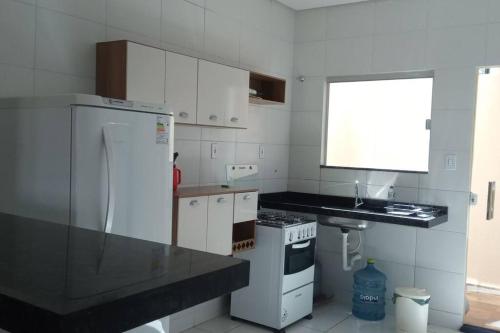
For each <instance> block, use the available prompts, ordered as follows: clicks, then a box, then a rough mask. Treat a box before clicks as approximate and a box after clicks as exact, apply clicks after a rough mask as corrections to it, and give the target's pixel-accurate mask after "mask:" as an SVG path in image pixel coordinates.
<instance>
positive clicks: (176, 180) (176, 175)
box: [174, 152, 182, 191]
mask: <svg viewBox="0 0 500 333" xmlns="http://www.w3.org/2000/svg"><path fill="white" fill-rule="evenodd" d="M177 157H179V153H178V152H175V153H174V191H177V188H178V187H179V184H180V183H181V179H182V178H181V176H182V172H181V169H179V168H177V165H176V164H175V160H177Z"/></svg>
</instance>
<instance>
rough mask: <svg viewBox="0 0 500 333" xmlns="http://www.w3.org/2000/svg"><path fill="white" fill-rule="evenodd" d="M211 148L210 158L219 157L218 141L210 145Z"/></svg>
mask: <svg viewBox="0 0 500 333" xmlns="http://www.w3.org/2000/svg"><path fill="white" fill-rule="evenodd" d="M210 148H211V152H210V158H211V159H213V160H215V159H216V158H217V144H216V143H212V144H211V145H210Z"/></svg>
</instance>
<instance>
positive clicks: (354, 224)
mask: <svg viewBox="0 0 500 333" xmlns="http://www.w3.org/2000/svg"><path fill="white" fill-rule="evenodd" d="M318 223H319V224H321V225H324V226H327V227H337V228H341V229H349V230H359V231H362V230H366V229H368V228H370V227H371V226H372V225H373V223H372V222H370V221H365V220H355V219H348V218H344V217H336V216H326V215H318Z"/></svg>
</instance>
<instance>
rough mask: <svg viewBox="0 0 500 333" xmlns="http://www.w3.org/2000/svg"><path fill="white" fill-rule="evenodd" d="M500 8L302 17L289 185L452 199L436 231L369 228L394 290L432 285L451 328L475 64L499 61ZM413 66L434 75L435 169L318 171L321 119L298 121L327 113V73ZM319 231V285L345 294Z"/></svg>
mask: <svg viewBox="0 0 500 333" xmlns="http://www.w3.org/2000/svg"><path fill="white" fill-rule="evenodd" d="M325 12H326V17H325ZM499 12H500V4H499V1H496V0H479V1H474V0H457V1H455V0H425V1H421V0H381V1H376V2H371V3H362V4H354V5H346V6H338V7H332V8H330V9H328V10H327V11H322V10H306V11H300V12H298V13H297V14H296V26H295V38H296V39H295V41H296V45H295V55H294V56H295V61H294V64H295V74H296V75H304V76H305V81H304V83H299V82H298V81H297V82H295V84H294V91H293V105H292V113H294V112H297V113H298V115H297V116H292V129H293V130H292V131H291V138H290V142H291V148H290V151H291V154H290V179H289V182H288V188H289V190H295V191H306V192H311V193H318V191H319V192H321V193H329V194H338V195H352V193H353V187H354V181H355V180H356V179H358V180H359V181H360V183H361V185H366V186H362V189H363V190H362V194H364V195H366V196H368V197H380V198H384V197H386V196H387V190H388V188H389V186H391V185H393V186H395V188H396V195H397V198H398V199H400V200H403V201H415V202H421V203H427V204H440V205H446V206H448V208H449V221H448V222H447V223H445V224H442V225H440V226H437V227H435V228H433V229H432V230H418V231H417V230H416V229H415V228H411V227H398V226H393V225H384V224H378V225H376V226H375V227H374V228H373V229H369V230H367V231H366V232H365V236H366V237H365V238H366V242H365V256H367V257H370V256H371V257H375V258H376V259H377V260H378V262H379V263H380V268H382V269H383V270H384V271H385V272H386V273H387V275H388V278H389V284H388V285H389V286H390V288H392V287H393V286H394V284H398V285H408V286H417V287H425V288H428V289H429V290H430V292H431V294H432V295H433V300H432V302H431V313H430V319H431V322H433V323H436V324H441V325H444V326H447V327H451V328H458V327H459V326H460V325H461V322H462V315H463V298H464V297H463V296H464V284H465V282H464V281H465V277H464V272H465V253H466V232H467V220H468V207H469V206H468V202H469V193H468V192H469V190H470V180H469V178H470V170H471V169H470V163H471V148H472V147H471V146H472V130H473V117H474V112H473V111H474V107H475V105H474V104H475V93H476V92H475V88H476V68H477V66H481V65H485V64H489V65H493V64H495V65H498V64H500V48H499V47H498V44H499V38H498V36H499V35H500V25H499V24H498V23H499V22H500V14H498V13H499ZM360 21H362V22H360ZM323 52H324V54H325V55H326V58H324V56H323ZM412 70H434V72H435V80H434V91H433V114H432V118H433V124H432V131H431V153H430V172H429V174H426V175H417V174H401V173H389V172H365V171H357V172H356V171H350V170H330V169H323V170H321V172H320V177H319V179H318V178H316V177H317V173H316V172H315V171H316V169H317V167H318V166H319V164H320V154H321V150H320V149H321V148H320V147H319V146H318V145H317V144H316V142H317V140H321V138H319V139H318V137H317V134H316V135H314V134H312V133H314V132H315V130H314V128H316V125H315V122H314V119H315V118H311V119H313V121H312V123H311V124H307V125H306V128H300V129H299V125H298V123H299V119H304V118H305V117H306V115H304V114H303V113H305V112H311V111H313V112H320V111H321V110H323V99H324V97H325V96H324V88H322V87H324V86H323V85H324V84H325V82H326V80H325V79H326V77H328V76H329V75H335V74H337V73H339V74H357V73H359V74H369V73H381V72H401V71H412ZM306 145H311V146H306ZM304 147H309V150H306V149H305V148H304ZM312 147H316V149H318V150H319V151H318V152H313V151H310V149H312ZM448 154H454V155H457V160H458V165H457V170H456V171H449V170H445V165H444V163H445V156H446V155H448ZM311 158H315V160H314V161H313V162H311V161H310V160H311ZM305 159H307V162H306V161H305ZM311 175H313V176H311ZM320 232H322V233H325V237H321V236H319V238H318V246H319V248H320V249H321V250H320V255H319V258H320V261H321V263H322V264H323V266H325V265H327V266H328V268H327V269H326V272H324V273H323V275H322V277H323V286H322V289H323V291H324V292H325V294H330V295H331V294H332V293H335V294H336V295H337V297H339V298H345V297H346V296H347V298H348V297H349V294H350V292H349V291H350V286H349V284H348V283H346V282H345V279H346V277H345V274H344V273H343V272H340V271H335V270H334V269H332V268H331V267H330V263H331V262H335V261H338V260H339V259H338V252H335V244H333V245H332V244H331V243H332V239H334V238H332V237H334V235H332V234H331V233H329V232H325V230H323V229H320ZM325 243H326V244H325ZM332 246H333V249H332ZM397 268H401V269H397ZM412 271H413V272H414V274H412V273H411V272H412ZM343 287H346V288H347V289H343Z"/></svg>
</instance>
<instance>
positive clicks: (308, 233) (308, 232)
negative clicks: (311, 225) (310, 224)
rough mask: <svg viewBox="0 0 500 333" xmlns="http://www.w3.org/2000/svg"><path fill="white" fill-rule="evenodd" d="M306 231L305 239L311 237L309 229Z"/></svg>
mask: <svg viewBox="0 0 500 333" xmlns="http://www.w3.org/2000/svg"><path fill="white" fill-rule="evenodd" d="M306 231H307V237H309V236H310V235H311V234H310V231H309V229H307V230H306Z"/></svg>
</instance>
